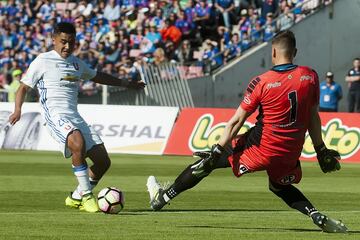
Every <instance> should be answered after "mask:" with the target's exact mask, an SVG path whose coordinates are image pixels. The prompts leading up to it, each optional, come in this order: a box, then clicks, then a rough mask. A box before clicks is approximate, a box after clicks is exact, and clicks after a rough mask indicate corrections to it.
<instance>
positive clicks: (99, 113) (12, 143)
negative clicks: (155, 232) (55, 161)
mask: <svg viewBox="0 0 360 240" xmlns="http://www.w3.org/2000/svg"><path fill="white" fill-rule="evenodd" d="M13 109H14V104H13V103H1V105H0V148H4V149H34V150H59V149H58V144H57V143H56V142H55V140H53V139H52V137H51V136H50V134H49V133H48V131H47V129H46V127H45V126H44V120H43V118H42V117H41V116H40V111H41V110H40V106H39V104H38V103H24V105H23V108H22V117H21V119H20V121H19V122H18V123H16V124H15V125H14V126H11V127H10V126H9V125H8V124H7V120H8V117H9V115H10V114H11V113H12V111H13ZM78 110H79V112H80V115H81V116H82V117H83V118H84V119H85V121H86V122H87V123H88V124H90V125H92V127H93V128H94V129H95V130H96V132H97V133H98V134H99V135H100V137H101V139H102V140H103V141H104V143H105V146H106V148H107V149H108V151H109V152H111V153H136V154H154V155H161V154H162V153H163V151H164V149H165V147H166V143H167V140H168V138H169V136H170V133H171V130H172V127H173V125H174V122H175V119H176V117H177V115H178V112H179V109H178V108H177V107H152V106H144V107H143V106H118V105H91V104H84V105H81V104H80V105H78Z"/></svg>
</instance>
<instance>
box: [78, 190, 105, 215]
mask: <svg viewBox="0 0 360 240" xmlns="http://www.w3.org/2000/svg"><path fill="white" fill-rule="evenodd" d="M79 209H80V210H84V211H86V212H91V213H94V212H99V211H100V209H99V206H98V204H97V201H96V197H95V196H94V194H93V193H91V192H90V193H87V194H85V195H83V196H82V199H81V206H80V208H79Z"/></svg>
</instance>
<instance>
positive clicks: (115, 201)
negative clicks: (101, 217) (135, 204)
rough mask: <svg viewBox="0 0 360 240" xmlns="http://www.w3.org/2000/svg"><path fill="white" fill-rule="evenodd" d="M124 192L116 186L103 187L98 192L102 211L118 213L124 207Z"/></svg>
mask: <svg viewBox="0 0 360 240" xmlns="http://www.w3.org/2000/svg"><path fill="white" fill-rule="evenodd" d="M124 203H125V198H124V193H123V192H122V191H121V190H120V189H118V188H116V187H107V188H103V189H101V191H100V192H99V194H98V205H99V208H100V210H101V211H102V212H104V213H110V214H117V213H119V212H120V211H121V210H122V209H123V208H124Z"/></svg>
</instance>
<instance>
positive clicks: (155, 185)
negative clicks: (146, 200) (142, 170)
mask: <svg viewBox="0 0 360 240" xmlns="http://www.w3.org/2000/svg"><path fill="white" fill-rule="evenodd" d="M146 187H147V190H148V192H149V195H150V206H151V208H152V209H153V210H154V211H159V210H161V209H162V208H163V207H164V206H165V205H166V204H167V203H166V201H165V200H164V189H163V188H162V187H161V185H160V184H159V182H158V181H157V180H156V178H155V177H154V176H150V177H148V179H147V183H146Z"/></svg>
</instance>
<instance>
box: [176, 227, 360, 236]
mask: <svg viewBox="0 0 360 240" xmlns="http://www.w3.org/2000/svg"><path fill="white" fill-rule="evenodd" d="M177 227H179V228H210V229H211V228H212V229H232V230H250V231H262V232H321V230H320V229H307V228H273V227H271V228H267V227H257V228H249V227H229V226H210V225H203V226H200V225H188V226H185V225H180V226H177ZM358 233H360V231H359V230H354V231H348V233H347V234H358ZM324 234H326V233H324ZM329 234H331V233H329ZM344 234H345V235H346V233H344Z"/></svg>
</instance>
